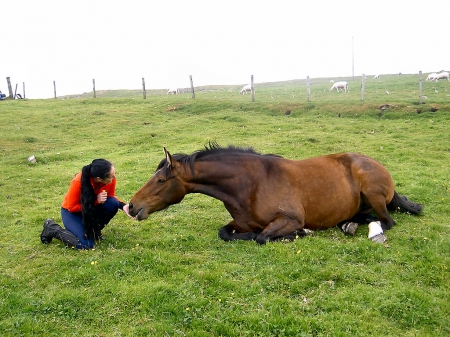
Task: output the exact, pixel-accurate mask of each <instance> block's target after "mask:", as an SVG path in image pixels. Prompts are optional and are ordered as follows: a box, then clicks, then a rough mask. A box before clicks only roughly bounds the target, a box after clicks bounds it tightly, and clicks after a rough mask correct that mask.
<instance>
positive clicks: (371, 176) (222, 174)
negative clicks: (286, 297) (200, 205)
mask: <svg viewBox="0 0 450 337" xmlns="http://www.w3.org/2000/svg"><path fill="white" fill-rule="evenodd" d="M164 153H165V158H164V159H163V160H162V161H161V162H160V163H159V165H158V167H157V169H156V172H155V173H154V175H153V176H152V177H151V178H150V180H149V181H148V182H147V183H145V185H144V186H142V187H141V188H140V189H139V191H137V192H136V194H135V195H134V196H133V198H132V199H131V202H130V214H131V215H133V216H136V218H137V219H138V220H144V219H146V218H147V217H148V216H149V214H151V213H153V212H156V211H160V210H163V209H165V208H167V207H168V206H170V205H172V204H176V203H179V202H181V201H182V200H183V198H184V196H185V195H186V194H189V193H202V194H205V195H208V196H211V197H213V198H216V199H218V200H221V201H222V202H223V203H224V206H225V208H226V209H227V210H228V212H229V213H230V215H231V217H232V218H233V220H232V221H231V222H230V223H228V225H226V226H224V227H222V228H221V229H220V230H219V237H220V238H222V239H223V240H225V241H229V240H238V239H241V240H256V242H257V243H259V244H264V243H265V242H266V241H267V240H283V239H287V240H293V239H295V238H296V237H297V236H304V235H307V231H306V229H312V230H314V229H326V228H331V227H335V226H337V225H338V224H340V223H342V222H343V221H354V220H352V219H357V218H365V217H366V216H367V215H368V214H369V213H370V212H371V211H374V212H375V213H376V215H377V218H378V219H379V221H381V226H382V228H383V229H384V230H386V229H390V228H391V227H392V226H394V225H395V222H394V220H393V219H392V218H391V216H390V215H389V212H388V210H391V211H401V212H407V213H412V214H419V213H420V212H421V211H422V205H420V204H417V203H415V202H412V201H410V200H409V199H408V198H406V197H405V196H400V195H398V194H397V193H396V192H395V190H394V181H393V179H392V177H391V175H390V174H389V172H388V171H387V169H386V168H385V167H384V166H383V165H382V164H380V163H379V162H378V161H376V160H375V159H373V158H370V157H368V156H365V155H362V154H356V153H340V154H330V155H326V156H321V157H316V158H310V159H304V160H289V159H285V158H282V157H280V156H277V155H272V154H268V155H263V154H259V153H257V152H255V151H254V150H253V149H251V148H247V149H243V148H236V147H234V146H229V147H227V148H222V147H219V146H218V145H217V144H209V147H208V146H206V147H205V149H204V150H201V151H197V152H194V153H193V154H191V155H185V154H175V155H173V156H172V155H171V154H170V153H169V152H168V151H167V150H166V149H165V148H164Z"/></svg>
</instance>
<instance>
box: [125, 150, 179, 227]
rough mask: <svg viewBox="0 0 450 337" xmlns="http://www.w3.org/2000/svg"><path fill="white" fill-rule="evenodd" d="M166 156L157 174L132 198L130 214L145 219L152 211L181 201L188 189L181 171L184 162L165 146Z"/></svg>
mask: <svg viewBox="0 0 450 337" xmlns="http://www.w3.org/2000/svg"><path fill="white" fill-rule="evenodd" d="M164 153H165V155H166V158H165V159H163V160H162V161H161V163H160V164H159V166H158V169H157V171H156V172H155V174H154V175H153V176H152V177H151V178H150V180H149V181H147V183H146V184H145V185H144V186H142V187H141V188H140V189H139V191H137V192H136V194H135V195H134V196H133V198H131V201H130V214H131V215H132V216H136V219H138V220H144V219H146V218H147V217H148V215H149V214H150V213H153V212H156V211H161V210H163V209H165V208H167V207H169V206H170V205H173V204H176V203H179V202H180V201H181V200H183V198H184V196H185V195H186V189H185V186H184V184H183V181H182V179H181V177H180V176H179V173H180V172H181V167H182V164H180V163H179V162H178V161H177V160H176V159H174V158H173V157H172V156H171V155H170V153H169V152H168V151H167V150H166V149H165V148H164Z"/></svg>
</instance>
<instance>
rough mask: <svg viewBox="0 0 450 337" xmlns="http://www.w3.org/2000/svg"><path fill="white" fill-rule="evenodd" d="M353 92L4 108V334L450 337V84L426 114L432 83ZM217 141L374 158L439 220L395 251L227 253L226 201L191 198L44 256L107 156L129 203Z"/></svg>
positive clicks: (217, 91) (327, 237) (270, 88)
mask: <svg viewBox="0 0 450 337" xmlns="http://www.w3.org/2000/svg"><path fill="white" fill-rule="evenodd" d="M349 85H350V92H349V93H345V94H344V93H339V94H338V93H336V92H329V91H328V89H329V87H330V86H331V85H330V83H329V79H313V80H312V86H311V101H310V102H307V100H306V85H305V81H301V80H295V81H287V82H281V83H261V84H256V85H255V87H256V100H255V102H251V96H249V95H246V96H243V95H239V94H238V93H237V90H238V89H240V87H238V86H234V87H226V86H215V87H211V88H205V89H208V90H205V91H199V92H197V93H196V98H195V99H192V98H191V97H190V95H189V94H182V95H177V96H167V95H161V94H157V93H156V92H155V93H149V94H148V96H147V99H146V100H144V99H142V94H141V93H140V92H139V91H135V92H133V91H127V92H126V93H124V92H122V91H115V92H114V96H117V97H111V96H113V94H112V93H111V92H105V93H102V94H98V95H97V98H96V99H93V98H90V97H89V96H92V95H91V94H92V93H91V94H85V95H84V96H82V97H80V98H66V99H64V100H62V99H56V100H55V99H50V100H14V101H12V100H6V101H2V102H0V125H1V126H0V134H1V143H0V150H1V154H2V156H1V158H0V163H1V165H0V170H1V180H0V199H1V200H2V207H1V208H0V248H1V249H0V265H1V269H0V272H1V284H0V335H1V336H448V335H450V295H449V294H450V281H449V280H450V270H449V269H450V259H449V254H450V222H449V218H450V207H449V206H448V205H449V200H450V171H449V159H450V137H449V125H450V96H449V95H450V84H449V83H448V82H438V83H428V82H425V83H424V95H426V96H427V98H426V99H425V100H424V102H425V104H419V93H418V87H419V85H418V76H416V75H401V76H381V78H380V80H377V81H375V80H372V79H371V78H369V79H368V80H367V83H366V93H365V100H364V101H361V94H360V90H359V88H360V79H355V81H352V80H351V79H349ZM386 90H387V91H389V92H390V95H387V94H386V93H385V92H386ZM447 90H448V91H447ZM383 104H388V105H389V106H390V107H389V108H388V109H387V110H386V111H384V112H382V111H381V110H380V109H379V107H380V106H381V105H383ZM431 107H434V108H437V109H438V111H436V112H430V108H431ZM288 110H289V111H290V114H289V115H287V114H286V113H287V111H288ZM209 141H217V142H218V143H219V144H221V145H224V146H226V145H228V144H234V145H238V146H252V147H254V148H255V149H256V150H257V151H259V152H262V153H275V154H279V155H282V156H285V157H287V158H291V159H301V158H308V157H312V156H316V155H322V154H328V153H333V152H343V151H352V152H361V153H365V154H367V155H369V156H372V157H374V158H376V159H378V160H379V161H381V162H382V163H383V164H384V165H385V166H386V167H387V168H388V170H389V171H390V172H391V174H392V176H393V178H394V180H395V182H396V190H397V191H398V192H399V193H400V194H404V195H407V196H408V197H409V198H410V199H412V200H414V201H416V202H419V203H423V204H424V205H425V208H424V212H423V215H421V216H411V215H407V214H400V213H394V214H393V218H394V220H395V221H396V222H397V225H396V226H395V227H394V228H393V229H392V230H390V231H388V232H387V233H386V235H387V237H388V241H387V243H386V244H384V245H381V244H374V243H372V242H371V241H369V240H368V239H367V226H360V227H359V228H358V231H357V232H356V235H355V236H354V237H349V236H344V235H343V234H342V233H341V232H340V230H338V229H337V228H334V229H330V230H326V231H317V232H315V234H314V236H311V237H306V238H304V239H299V240H296V241H294V242H292V243H288V244H285V243H268V244H267V245H265V246H258V245H257V244H256V243H255V242H223V241H221V240H220V239H219V238H218V236H217V231H218V229H219V228H220V227H222V226H223V225H225V224H226V223H228V221H230V216H229V215H228V213H227V212H226V210H225V209H224V207H223V205H222V204H221V203H220V202H219V201H217V200H215V199H212V198H209V197H206V196H202V195H188V196H186V198H185V199H184V200H183V202H182V203H180V204H178V205H174V206H171V207H170V208H168V209H167V210H165V211H161V212H159V213H155V214H153V215H151V216H150V218H149V219H148V220H145V221H143V222H136V221H133V220H131V219H129V218H127V217H126V216H125V215H124V214H123V213H119V214H118V215H117V216H116V217H115V218H114V219H113V220H112V221H111V223H110V225H108V226H107V227H106V228H105V230H104V231H103V233H104V235H105V236H106V239H105V240H104V241H102V242H101V243H99V244H98V245H97V246H96V248H95V250H91V251H77V250H74V249H69V248H65V247H64V246H63V244H62V243H61V242H59V241H57V240H54V242H52V243H51V244H50V245H43V244H41V242H40V240H39V234H40V232H41V230H42V224H43V221H44V220H45V219H46V218H49V217H51V218H53V219H55V220H56V221H57V222H59V223H60V221H61V218H60V214H59V211H60V205H61V201H62V198H63V196H64V194H65V192H66V190H67V188H68V185H69V182H70V180H71V178H72V176H73V175H74V174H76V173H77V172H79V170H80V169H81V167H82V166H84V165H86V164H88V163H90V162H91V161H92V159H94V158H99V157H104V158H107V159H109V160H111V161H112V162H113V163H114V164H115V168H116V173H117V178H118V187H117V194H118V196H119V197H120V198H122V199H123V200H125V201H127V200H129V199H130V198H131V197H132V196H133V194H134V193H135V192H136V191H137V189H138V188H139V187H140V186H141V185H142V184H144V183H145V182H146V181H147V180H148V179H149V177H150V176H151V175H152V173H153V172H154V170H155V168H156V166H157V164H158V163H159V161H160V160H161V159H162V158H163V151H162V148H163V147H164V146H165V147H167V149H168V150H169V151H170V152H171V153H173V154H174V153H178V152H184V153H191V152H193V151H195V150H198V149H201V148H202V147H203V146H204V145H205V144H207V143H208V142H209ZM30 155H35V156H36V158H37V163H36V164H31V163H29V162H28V161H27V158H28V156H30ZM324 197H326V196H324Z"/></svg>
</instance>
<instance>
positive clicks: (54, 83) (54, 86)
mask: <svg viewBox="0 0 450 337" xmlns="http://www.w3.org/2000/svg"><path fill="white" fill-rule="evenodd" d="M53 96H54V98H55V99H56V82H55V81H53Z"/></svg>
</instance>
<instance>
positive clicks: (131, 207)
mask: <svg viewBox="0 0 450 337" xmlns="http://www.w3.org/2000/svg"><path fill="white" fill-rule="evenodd" d="M128 209H129V210H130V211H131V210H132V209H133V204H132V203H131V202H130V203H129V204H128Z"/></svg>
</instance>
